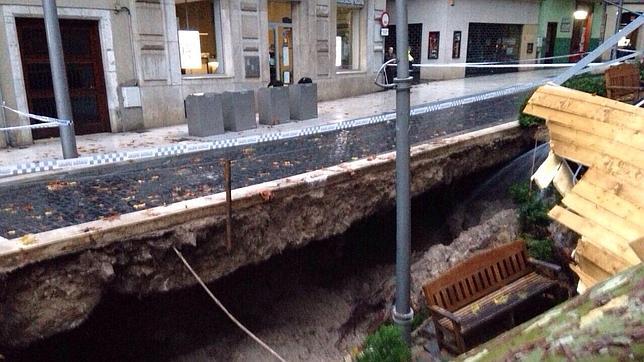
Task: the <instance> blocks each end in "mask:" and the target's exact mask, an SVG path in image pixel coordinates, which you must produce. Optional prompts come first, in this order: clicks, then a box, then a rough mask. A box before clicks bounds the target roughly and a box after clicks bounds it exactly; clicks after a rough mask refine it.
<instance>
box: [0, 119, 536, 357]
mask: <svg viewBox="0 0 644 362" xmlns="http://www.w3.org/2000/svg"><path fill="white" fill-rule="evenodd" d="M532 144H534V141H533V139H532V138H531V133H530V132H524V131H523V130H520V129H517V128H504V130H502V131H495V132H490V133H483V134H481V135H478V136H477V137H475V138H468V139H467V142H456V143H446V144H444V145H440V146H436V147H435V148H433V147H434V146H432V147H428V146H418V147H417V148H416V151H414V152H412V159H411V172H412V176H413V177H412V180H411V181H412V184H411V190H412V194H413V195H415V196H416V195H422V194H425V193H427V192H430V193H431V195H433V196H432V197H430V198H429V199H425V200H429V201H426V203H427V207H428V209H427V211H426V212H424V213H423V212H420V213H418V214H417V215H418V216H417V217H416V221H415V224H416V225H422V222H424V220H432V221H435V220H441V217H440V214H441V213H446V212H447V210H451V209H452V208H453V206H454V205H453V203H454V202H456V201H457V200H464V199H466V196H467V195H465V194H464V191H463V190H471V189H472V186H473V185H474V184H476V180H477V178H476V177H475V175H476V174H477V173H480V172H484V170H489V169H491V168H493V167H498V165H499V164H502V163H504V162H507V161H509V160H510V159H511V158H512V157H513V155H517V154H520V153H521V152H522V150H525V149H526V148H529V147H530V146H531V145H532ZM387 157H391V158H388V159H383V160H381V161H373V163H371V162H372V161H369V160H368V159H367V160H364V162H363V163H361V164H364V167H362V166H361V167H362V168H360V169H356V170H355V171H350V172H349V171H338V172H337V173H334V174H333V175H331V176H329V177H328V178H325V179H324V180H317V181H315V182H313V181H311V182H309V181H306V182H300V183H297V184H296V185H291V186H288V187H286V186H284V187H282V188H276V189H274V190H273V193H272V194H269V195H268V197H266V198H264V196H262V195H263V194H262V193H261V192H260V193H258V194H252V195H250V196H248V197H245V198H240V199H236V200H235V201H234V202H233V208H234V211H235V212H234V220H233V223H234V225H235V229H234V247H233V248H231V249H227V248H226V237H225V235H226V231H225V230H226V228H225V213H224V212H223V211H222V210H224V208H223V204H220V205H219V206H217V207H213V208H212V209H203V210H202V209H200V210H197V211H198V212H199V213H198V215H193V214H191V216H190V217H191V218H188V219H186V218H187V216H185V217H186V218H183V217H184V216H182V215H175V216H176V218H177V220H175V221H173V222H175V223H174V224H170V223H168V224H163V225H166V226H164V227H159V228H157V229H155V230H153V231H145V232H143V231H139V232H138V233H137V230H132V228H129V229H128V228H121V229H119V231H118V232H116V231H114V232H113V233H105V234H99V233H97V234H96V235H95V234H91V233H90V234H89V236H88V238H89V239H88V241H87V244H83V245H87V247H91V248H94V249H80V250H79V249H74V248H75V247H76V245H77V244H74V243H71V242H70V243H68V244H65V246H59V247H58V246H56V247H52V249H53V250H49V249H46V250H48V251H49V252H52V253H54V254H55V255H56V257H55V258H53V257H50V258H49V259H46V260H44V261H40V262H37V263H35V262H34V263H33V264H30V265H27V266H23V267H17V268H16V269H15V270H11V271H10V272H8V273H7V274H6V275H3V276H1V277H0V283H1V285H0V287H1V288H0V346H2V347H5V348H8V347H13V348H19V347H24V346H27V345H29V344H31V343H34V342H35V341H39V340H42V339H44V338H48V337H50V336H54V335H56V334H58V333H61V332H64V331H68V330H70V329H73V328H75V327H76V326H78V325H80V324H81V323H84V322H85V321H86V320H87V318H88V316H89V315H90V313H91V312H92V310H93V308H95V307H96V306H98V305H99V303H100V301H101V300H102V299H103V298H106V299H107V300H105V301H104V303H103V304H104V305H110V304H111V303H112V302H110V300H109V299H110V298H116V297H114V295H116V294H124V295H130V297H125V298H126V299H125V300H124V301H120V302H119V303H114V306H115V309H114V311H113V312H112V313H110V315H111V316H112V318H114V317H113V316H114V315H124V316H129V315H130V314H129V312H128V311H127V310H126V308H127V306H128V305H130V304H135V302H133V301H131V300H132V299H134V298H137V296H139V297H140V298H143V300H144V301H146V300H148V299H150V300H152V302H150V303H153V304H154V303H157V302H159V301H161V300H162V299H163V297H159V294H163V293H166V292H174V291H177V290H180V289H184V288H189V287H191V286H194V285H195V284H196V282H195V280H194V278H193V277H192V276H191V275H190V273H188V272H187V271H186V269H185V267H184V266H183V265H182V264H181V262H180V261H179V260H178V258H177V256H176V255H175V254H174V252H173V251H172V247H173V246H175V247H177V248H179V249H181V251H182V252H183V253H184V255H186V258H187V259H188V260H189V261H190V263H191V264H192V265H193V267H194V268H195V270H197V271H198V272H199V274H200V275H201V276H202V278H203V279H204V280H206V281H207V282H212V281H217V280H222V278H224V277H225V276H228V275H230V274H232V273H234V272H235V271H236V270H240V268H243V267H245V266H248V265H255V264H260V263H263V262H265V261H266V260H268V259H269V258H271V257H274V256H275V255H280V254H281V253H283V254H285V255H289V253H290V251H292V250H295V249H302V248H304V247H305V246H308V244H310V243H316V240H318V241H317V242H319V243H322V245H324V246H320V248H321V249H322V250H323V251H324V252H320V253H317V254H316V255H315V257H316V258H319V257H320V254H327V250H335V249H340V250H343V251H342V253H341V255H345V254H346V252H345V251H344V249H346V247H345V246H342V245H340V246H334V243H338V241H337V240H336V241H334V240H335V239H334V238H336V237H337V235H342V234H345V235H351V232H348V230H349V229H350V228H357V229H356V230H363V231H361V232H359V233H358V234H359V235H360V236H363V235H364V238H362V239H359V238H357V239H356V240H355V241H354V240H353V239H351V238H348V237H346V236H345V237H344V239H345V240H349V241H350V242H348V243H346V244H347V245H360V248H362V249H368V248H374V247H375V246H377V245H380V244H379V243H380V242H379V241H377V240H388V241H386V242H384V241H383V242H384V243H385V244H382V245H389V250H390V252H389V253H386V255H389V256H390V257H391V258H393V239H394V238H393V235H394V232H393V229H387V227H389V225H394V222H393V217H390V218H389V219H382V218H381V219H379V220H381V221H378V222H376V223H375V224H374V226H372V227H371V229H364V228H363V229H360V227H361V226H360V225H362V224H364V220H365V219H368V220H372V218H374V217H375V218H376V220H378V216H375V215H378V213H381V214H380V215H382V212H387V211H386V210H392V207H393V204H394V200H393V199H394V194H395V192H394V182H393V180H394V167H393V156H392V155H389V156H387ZM344 166H346V165H344ZM338 168H339V169H343V167H341V166H338ZM479 181H480V180H479ZM457 182H460V186H457V185H456V183H457ZM467 183H469V184H467ZM447 185H450V186H447ZM419 200H422V198H419ZM441 200H443V201H441ZM447 201H449V202H447ZM419 202H420V201H419ZM383 210H384V211H383ZM195 213H197V212H196V211H195ZM390 215H392V214H390ZM361 220H362V221H361ZM382 220H386V221H382ZM442 220H445V218H442ZM419 221H420V222H419ZM442 222H443V223H444V224H450V225H453V224H454V223H448V222H447V221H442ZM474 224H476V222H474V223H473V225H474ZM441 225H442V224H441ZM451 229H453V230H454V231H458V226H457V227H456V228H451ZM146 230H147V229H146ZM373 230H375V231H373ZM347 232H348V234H347ZM370 233H371V234H370ZM421 234H422V233H421ZM329 238H331V239H329ZM319 240H322V241H319ZM447 241H449V238H448V239H433V240H432V241H431V242H434V243H439V242H447ZM387 243H388V244H387ZM426 244H430V242H427V243H426ZM56 248H59V249H60V250H59V249H56ZM65 248H70V249H72V251H70V250H66V249H65ZM360 248H358V250H360ZM304 252H305V253H306V251H304ZM38 253H39V251H38V250H34V251H33V252H32V253H25V254H24V255H18V256H16V258H17V259H20V258H22V259H26V260H28V261H33V259H32V258H36V256H34V254H38ZM61 254H63V255H65V254H66V255H67V256H61ZM363 254H368V252H364V253H358V254H354V255H360V258H362V255H363ZM376 254H377V255H381V254H385V253H384V252H383V251H382V250H379V251H378V252H377V253H376ZM47 255H48V254H38V257H47ZM349 255H351V254H349ZM295 258H296V259H297V258H299V257H295ZM22 259H20V260H16V263H17V264H20V263H21V262H24V260H22ZM356 259H357V258H356ZM350 262H352V263H355V260H350ZM329 264H330V265H334V264H333V263H329ZM83 265H87V266H88V267H81V266H83ZM267 270H272V268H271V269H267ZM358 270H359V271H360V273H365V269H364V268H362V269H358ZM284 273H285V274H288V273H287V272H284ZM294 273H297V272H294ZM349 275H350V274H349ZM283 279H284V278H283ZM250 280H251V281H252V280H253V278H251V279H250ZM336 280H338V279H336ZM280 282H282V280H280ZM218 284H219V283H218ZM244 284H249V285H254V284H253V283H252V282H244ZM304 284H306V283H304ZM309 284H311V283H309ZM255 288H256V287H255ZM293 288H294V289H298V288H300V287H299V286H297V287H293ZM287 290H288V288H287ZM172 295H173V294H170V296H169V297H168V298H169V299H170V300H172V297H171V296H172ZM148 296H151V297H148ZM128 298H129V299H128ZM266 299H273V298H272V296H271V295H267V296H266ZM233 301H234V302H238V299H234V300H233ZM353 304H355V303H353ZM353 304H351V305H353ZM101 308H103V307H101ZM185 308H187V309H191V308H192V306H186V307H185ZM360 308H362V307H360ZM148 309H149V308H148ZM384 309H385V310H387V309H388V308H384ZM164 313H168V311H165V312H164ZM95 314H100V313H99V311H97V312H96V313H95ZM155 318H159V317H158V316H155ZM186 319H188V317H186ZM121 323H122V322H121ZM99 326H100V324H99ZM98 328H100V327H98ZM120 334H121V335H123V334H125V335H127V333H123V332H121V333H120ZM173 352H174V350H173Z"/></svg>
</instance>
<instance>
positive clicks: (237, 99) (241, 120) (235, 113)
mask: <svg viewBox="0 0 644 362" xmlns="http://www.w3.org/2000/svg"><path fill="white" fill-rule="evenodd" d="M221 102H222V106H223V108H222V109H223V116H224V129H225V130H226V131H234V132H239V131H244V130H247V129H253V128H257V120H256V119H255V94H254V93H253V91H250V90H248V91H239V92H224V93H222V101H221Z"/></svg>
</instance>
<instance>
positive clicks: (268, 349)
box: [172, 246, 286, 362]
mask: <svg viewBox="0 0 644 362" xmlns="http://www.w3.org/2000/svg"><path fill="white" fill-rule="evenodd" d="M172 249H173V250H174V252H175V253H177V256H178V257H179V259H181V261H182V262H183V264H184V265H185V266H186V268H188V270H189V271H190V273H191V274H192V276H194V277H195V279H197V282H199V285H201V287H202V288H203V289H204V290H205V291H206V293H208V295H209V296H210V298H211V299H212V300H213V301H214V302H215V304H217V306H218V307H219V308H221V310H222V311H223V312H224V313H225V314H226V315H227V316H228V318H230V320H231V321H233V323H235V324H236V325H237V327H239V328H240V329H241V330H242V331H244V332H245V333H246V334H248V335H249V336H250V337H251V338H252V339H254V340H255V342H257V343H258V344H259V345H260V346H262V347H264V348H265V349H266V350H267V351H269V352H270V353H271V354H272V355H273V356H275V358H277V359H278V360H280V361H282V362H286V360H285V359H284V358H282V357H281V356H280V355H279V354H277V352H275V351H274V350H273V349H271V347H269V346H268V345H267V344H266V343H264V342H262V340H261V339H259V338H257V336H255V335H254V334H253V333H252V332H251V331H249V330H248V328H246V327H244V325H243V324H241V322H239V321H238V320H237V318H235V317H234V316H233V315H232V314H231V313H230V312H229V311H228V309H226V307H224V305H223V304H222V303H221V302H220V301H219V299H217V297H215V295H214V294H212V292H211V291H210V289H208V287H207V286H206V284H205V283H204V282H203V280H201V278H200V277H199V275H198V274H197V273H196V272H195V271H194V269H192V267H191V266H190V264H188V262H187V261H186V259H185V258H184V257H183V254H181V252H180V251H179V250H177V248H175V247H174V246H173V247H172Z"/></svg>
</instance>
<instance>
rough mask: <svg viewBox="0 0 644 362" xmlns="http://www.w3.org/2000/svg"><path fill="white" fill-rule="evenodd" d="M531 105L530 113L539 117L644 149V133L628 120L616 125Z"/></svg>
mask: <svg viewBox="0 0 644 362" xmlns="http://www.w3.org/2000/svg"><path fill="white" fill-rule="evenodd" d="M529 107H530V110H531V112H530V114H536V115H539V117H542V118H544V119H546V120H547V121H548V122H553V123H557V124H559V125H561V126H564V127H567V128H572V129H576V130H580V131H583V132H587V133H591V134H594V135H596V136H599V137H602V138H606V139H610V140H614V141H615V142H619V143H622V144H625V145H629V146H631V147H634V148H636V149H638V150H642V151H644V133H643V132H641V131H638V130H635V129H632V128H630V126H631V123H629V122H628V120H626V121H625V122H624V123H625V124H623V125H614V124H610V123H606V122H600V121H597V120H594V119H590V118H585V117H581V116H578V115H576V114H572V113H567V112H563V111H557V110H552V109H550V108H545V107H542V106H539V105H536V104H532V105H529ZM526 109H528V108H526ZM526 113H528V112H526Z"/></svg>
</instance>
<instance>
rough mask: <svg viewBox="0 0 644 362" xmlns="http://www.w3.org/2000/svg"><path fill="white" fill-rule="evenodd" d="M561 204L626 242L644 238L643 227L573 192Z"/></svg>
mask: <svg viewBox="0 0 644 362" xmlns="http://www.w3.org/2000/svg"><path fill="white" fill-rule="evenodd" d="M562 202H563V204H564V205H566V206H567V207H568V208H569V209H573V210H574V211H575V213H577V214H579V215H581V216H583V217H585V218H587V219H588V220H591V221H593V222H595V223H597V225H600V226H602V227H604V228H606V229H607V230H610V231H612V232H614V233H615V234H617V235H619V236H621V237H623V238H624V239H626V240H635V239H638V238H640V237H642V236H644V226H642V225H640V224H638V223H631V222H629V221H628V220H626V219H624V218H621V217H619V216H617V215H615V214H613V213H612V212H610V211H608V210H606V209H605V208H603V207H602V206H600V205H598V204H595V203H593V202H592V201H589V200H587V199H585V198H583V197H581V196H579V195H578V194H576V193H574V192H570V193H568V194H567V195H566V196H565V197H564V198H563V201H562Z"/></svg>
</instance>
